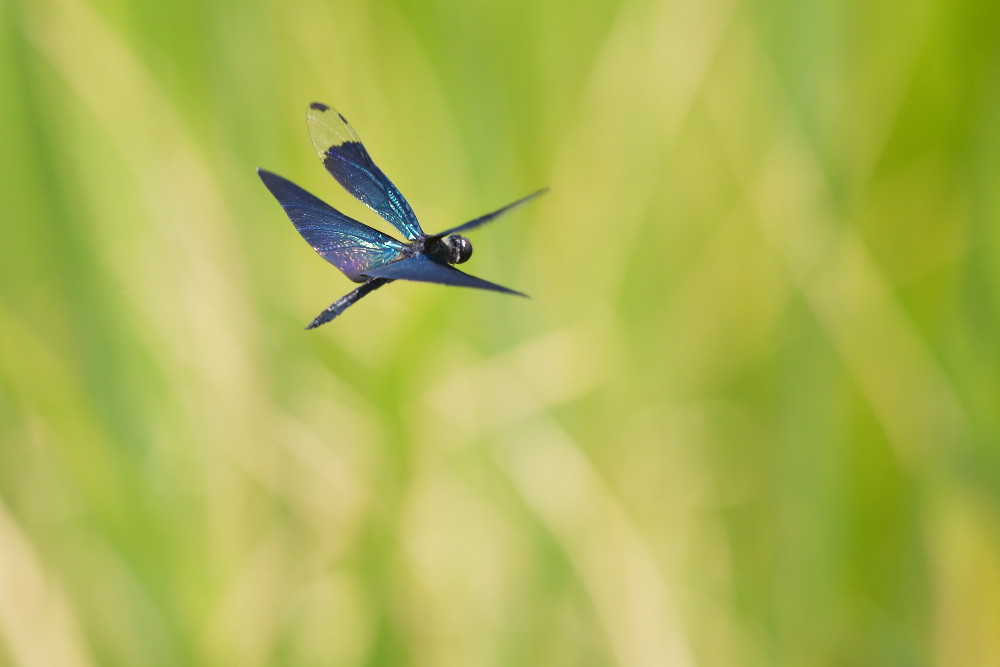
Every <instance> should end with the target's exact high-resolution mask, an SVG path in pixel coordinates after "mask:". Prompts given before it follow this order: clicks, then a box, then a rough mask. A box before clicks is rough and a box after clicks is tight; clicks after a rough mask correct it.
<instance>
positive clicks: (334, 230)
mask: <svg viewBox="0 0 1000 667" xmlns="http://www.w3.org/2000/svg"><path fill="white" fill-rule="evenodd" d="M307 118H308V124H309V136H310V137H311V138H312V143H313V146H315V147H316V152H317V153H319V156H320V159H321V160H322V161H323V166H324V167H326V170H327V171H328V172H330V175H331V176H333V178H334V179H335V180H336V181H337V182H338V183H340V185H341V186H342V187H343V188H344V189H345V190H347V191H348V192H349V193H351V195H353V196H354V197H355V198H356V199H358V200H359V201H360V202H361V203H363V204H365V205H366V206H368V207H369V208H370V209H372V210H373V211H375V212H376V213H377V214H378V215H379V216H381V217H382V218H383V219H384V220H386V222H388V223H389V224H391V225H392V226H393V227H395V228H396V229H397V230H399V233H400V234H402V235H403V236H404V237H405V238H406V241H405V242H404V241H399V240H397V239H395V238H393V237H392V236H389V235H388V234H383V233H382V232H380V231H378V230H377V229H373V228H372V227H369V226H368V225H366V224H364V223H361V222H358V221H357V220H354V219H353V218H351V217H349V216H347V215H344V214H343V213H341V212H340V211H338V210H337V209H335V208H333V207H332V206H330V205H329V204H327V203H325V202H323V201H322V200H320V199H319V198H317V197H315V196H314V195H311V194H309V193H308V192H306V191H305V190H303V189H302V188H300V187H299V186H297V185H295V184H294V183H292V182H291V181H289V180H287V179H285V178H282V177H281V176H278V175H277V174H274V173H272V172H270V171H267V170H265V169H257V174H258V175H259V176H260V179H261V180H262V181H263V182H264V185H265V186H266V187H267V189H268V190H270V192H271V194H272V195H274V198H275V199H277V200H278V203H279V204H281V208H283V209H284V211H285V214H286V215H287V216H288V218H289V219H290V220H291V221H292V224H293V225H295V229H297V230H298V232H299V234H301V235H302V238H304V239H305V240H306V242H307V243H308V244H309V245H310V246H312V248H313V250H315V251H316V252H317V253H319V255H320V257H322V258H323V259H325V260H326V261H328V262H329V263H331V264H333V265H334V266H335V267H337V268H338V269H340V271H341V272H342V273H343V274H344V275H345V276H347V277H348V278H349V279H351V280H352V281H354V282H356V283H361V285H360V286H359V287H357V288H356V289H354V290H352V291H351V292H348V293H347V294H345V295H344V296H342V297H340V298H339V299H337V300H336V301H334V302H333V303H332V304H330V306H329V307H328V308H326V309H325V310H324V311H323V312H321V313H320V314H319V315H317V316H316V318H315V319H314V320H313V321H312V322H311V323H310V324H309V325H308V326H307V327H306V329H315V328H316V327H318V326H320V325H322V324H326V323H327V322H329V321H330V320H332V319H334V318H335V317H337V316H338V315H340V314H342V313H343V312H344V311H345V310H347V309H348V308H349V307H350V306H352V305H354V304H355V303H357V301H358V300H359V299H361V298H362V297H364V296H367V295H368V294H371V293H372V292H374V291H375V290H377V289H378V288H380V287H382V286H383V285H388V284H389V283H391V282H393V281H395V280H413V281H417V282H425V283H438V284H441V285H455V286H458V287H473V288H477V289H484V290H492V291H494V292H501V293H504V294H514V295H517V296H527V295H526V294H523V293H521V292H518V291H516V290H512V289H509V288H507V287H503V286H501V285H497V284H496V283H491V282H489V281H486V280H483V279H482V278H477V277H475V276H471V275H469V274H467V273H464V272H463V271H459V270H458V269H456V268H455V267H454V266H453V265H454V264H462V263H463V262H466V261H467V260H468V259H469V257H471V256H472V242H470V241H469V239H468V238H466V237H465V236H463V235H462V234H460V233H459V232H467V231H470V230H472V229H475V228H476V227H480V226H482V225H485V224H486V223H488V222H491V221H493V220H495V219H496V218H498V217H499V216H501V215H503V214H504V213H507V212H509V211H511V210H513V209H515V208H517V207H519V206H521V205H523V204H525V203H527V202H529V201H531V200H532V199H534V198H535V197H538V196H539V195H541V194H543V193H545V192H546V191H547V190H548V188H542V189H541V190H537V191H535V192H532V193H531V194H529V195H527V196H525V197H522V198H521V199H518V200H517V201H515V202H513V203H510V204H508V205H506V206H504V207H503V208H499V209H497V210H496V211H493V212H492V213H487V214H485V215H481V216H479V217H478V218H474V219H473V220H470V221H468V222H465V223H463V224H461V225H457V226H455V227H451V228H450V229H446V230H444V231H443V232H438V233H436V234H427V233H425V232H424V230H423V229H422V228H421V227H420V223H419V222H418V221H417V216H416V215H415V214H414V213H413V209H412V208H410V205H409V204H408V203H407V202H406V199H404V198H403V195H402V194H401V193H400V191H399V190H398V189H397V188H396V186H395V185H393V184H392V181H390V180H389V179H388V178H387V177H386V175H385V174H384V173H382V170H381V169H379V168H378V167H377V166H376V165H375V162H374V161H373V160H372V158H371V156H370V155H369V154H368V151H367V150H366V149H365V147H364V145H363V144H362V143H361V140H360V139H359V138H358V135H357V133H356V132H355V131H354V129H353V128H351V125H350V124H349V123H348V122H347V119H346V118H344V116H343V115H342V114H341V113H340V112H338V111H337V110H336V109H334V108H332V107H329V106H327V105H326V104H322V103H320V102H313V103H312V104H310V105H309V112H308V116H307Z"/></svg>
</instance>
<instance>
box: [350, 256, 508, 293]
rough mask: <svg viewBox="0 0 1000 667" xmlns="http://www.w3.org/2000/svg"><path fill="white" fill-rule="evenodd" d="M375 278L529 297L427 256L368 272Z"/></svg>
mask: <svg viewBox="0 0 1000 667" xmlns="http://www.w3.org/2000/svg"><path fill="white" fill-rule="evenodd" d="M366 274H367V275H369V276H372V277H374V278H389V279H392V280H416V281H418V282H422V283H438V284H440V285H455V286H457V287H475V288H477V289H486V290H493V291H494V292H504V293H505V294H516V295H518V296H528V295H527V294H522V293H521V292H516V291H514V290H512V289H508V288H506V287H503V286H501V285H497V284H496V283H491V282H489V281H486V280H483V279H482V278H476V277H475V276H470V275H469V274H468V273H463V272H461V271H459V270H458V269H456V268H455V267H453V266H448V265H446V264H438V263H437V262H435V261H434V260H432V259H430V258H429V257H427V256H426V255H418V256H416V257H407V258H406V259H401V260H398V261H395V262H392V263H390V264H385V265H384V266H379V267H375V268H373V269H371V270H369V271H367V272H366Z"/></svg>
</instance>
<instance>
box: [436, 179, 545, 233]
mask: <svg viewBox="0 0 1000 667" xmlns="http://www.w3.org/2000/svg"><path fill="white" fill-rule="evenodd" d="M548 191H549V189H548V188H542V189H541V190H538V191H536V192H532V193H531V194H530V195H528V196H527V197H521V198H520V199H518V200H517V201H516V202H514V203H512V204H507V205H506V206H504V207H503V208H500V209H497V210H496V211H493V212H492V213H487V214H486V215H481V216H479V217H478V218H476V219H475V220H469V221H468V222H466V223H463V224H461V225H459V226H458V227H452V228H451V229H446V230H444V231H443V232H438V233H437V234H435V235H434V237H433V238H441V237H442V236H448V234H458V233H459V232H466V231H468V230H470V229H475V228H476V227H479V226H480V225H485V224H486V223H487V222H490V221H491V220H493V219H494V218H497V217H499V216H501V215H503V214H504V213H507V212H508V211H511V210H513V209H515V208H517V207H518V206H520V205H521V204H527V203H528V202H529V201H531V200H532V199H534V198H535V197H537V196H538V195H544V194H545V193H546V192H548Z"/></svg>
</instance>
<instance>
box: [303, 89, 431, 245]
mask: <svg viewBox="0 0 1000 667" xmlns="http://www.w3.org/2000/svg"><path fill="white" fill-rule="evenodd" d="M308 118H309V136H310V137H312V142H313V146H315V147H316V152H317V153H319V157H320V159H321V160H323V166H324V167H326V170H327V171H329V172H330V174H331V175H333V177H334V178H335V179H337V182H338V183H340V184H341V185H342V186H343V187H344V189H345V190H347V191H348V192H350V193H351V194H352V195H354V196H355V197H357V198H358V200H360V201H361V202H362V203H363V204H365V205H366V206H368V207H369V208H371V209H372V210H373V211H375V212H376V213H378V214H379V215H380V216H382V217H383V218H385V219H386V220H387V221H388V222H389V223H390V224H392V225H393V226H394V227H395V228H396V229H398V230H399V231H400V233H402V234H403V236H405V237H406V238H408V239H415V238H417V237H418V236H420V235H421V234H423V230H421V229H420V223H419V222H417V216H416V215H414V213H413V209H411V208H410V205H409V204H408V203H406V200H405V199H403V195H402V194H400V192H399V190H397V189H396V186H395V185H393V184H392V181H390V180H389V179H388V178H387V177H386V175H385V174H383V173H382V170H381V169H379V168H378V167H377V166H375V163H374V162H373V161H372V158H371V156H370V155H368V151H366V150H365V147H364V145H362V143H361V140H360V139H358V135H357V134H356V133H355V132H354V130H353V129H352V128H351V126H350V125H349V124H348V123H347V119H346V118H344V117H343V116H342V115H340V113H339V112H338V111H337V110H336V109H333V108H331V107H328V106H326V105H325V104H321V103H319V102H313V103H312V104H311V105H309V116H308Z"/></svg>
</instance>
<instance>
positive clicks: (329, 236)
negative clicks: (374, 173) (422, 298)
mask: <svg viewBox="0 0 1000 667" xmlns="http://www.w3.org/2000/svg"><path fill="white" fill-rule="evenodd" d="M257 175H259V176H260V180H262V181H264V185H266V186H267V189H268V190H270V191H271V194H272V195H274V198H275V199H277V200H278V203H279V204H281V208H283V209H285V213H286V214H287V215H288V217H289V219H290V220H291V221H292V224H294V225H295V229H297V230H299V234H301V235H302V238H304V239H305V240H306V242H307V243H308V244H309V245H311V246H312V247H313V250H315V251H316V252H318V253H319V254H320V256H321V257H322V258H323V259H325V260H326V261H328V262H330V263H331V264H333V265H334V266H335V267H337V268H338V269H340V270H341V271H343V272H344V275H346V276H347V277H348V278H350V279H351V280H353V281H355V282H363V281H364V280H365V276H366V275H368V270H369V269H371V268H373V267H377V266H381V265H383V264H387V263H389V262H391V261H392V260H393V259H395V258H396V257H397V256H398V255H399V253H400V251H401V250H402V249H403V244H402V243H400V242H399V241H397V240H396V239H394V238H392V237H391V236H387V235H385V234H383V233H382V232H380V231H378V230H377V229H372V228H371V227H369V226H368V225H364V224H362V223H360V222H358V221H357V220H354V219H352V218H349V217H347V216H346V215H344V214H343V213H341V212H340V211H338V210H337V209H335V208H333V207H332V206H329V205H328V204H326V203H325V202H323V201H320V200H319V199H317V198H316V197H314V196H312V195H311V194H309V193H308V192H306V191H305V190H303V189H302V188H300V187H299V186H297V185H295V184H294V183H292V182H291V181H289V180H286V179H284V178H282V177H281V176H278V175H277V174H272V173H271V172H269V171H265V170H263V169H258V170H257Z"/></svg>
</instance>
